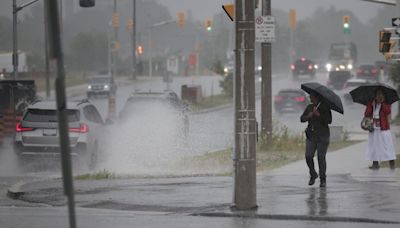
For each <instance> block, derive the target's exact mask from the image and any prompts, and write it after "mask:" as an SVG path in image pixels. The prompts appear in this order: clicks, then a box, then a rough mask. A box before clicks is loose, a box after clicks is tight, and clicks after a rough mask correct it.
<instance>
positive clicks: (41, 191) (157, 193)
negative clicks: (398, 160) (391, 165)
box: [18, 142, 400, 227]
mask: <svg viewBox="0 0 400 228" xmlns="http://www.w3.org/2000/svg"><path fill="white" fill-rule="evenodd" d="M365 146H366V142H362V143H359V144H356V145H353V146H351V147H348V148H345V149H342V150H339V151H336V152H330V153H328V155H327V163H328V170H327V184H328V185H327V187H326V188H319V187H318V184H319V183H318V182H317V183H316V184H315V185H314V186H311V187H310V186H308V185H307V182H308V171H307V169H306V164H305V161H299V162H295V163H292V164H289V165H287V166H284V167H281V168H279V169H276V170H273V171H271V172H267V173H262V174H259V175H258V176H257V188H258V189H257V198H258V199H257V202H258V209H257V210H253V211H235V210H231V209H230V205H231V203H232V192H233V179H232V177H218V176H202V177H176V178H147V179H146V178H145V179H116V180H97V181H93V180H92V181H75V193H76V204H77V206H78V207H79V208H91V209H103V210H117V211H131V212H134V213H136V212H145V213H150V214H151V213H162V214H164V215H165V216H170V215H171V216H172V217H173V216H175V215H182V216H195V217H196V219H199V220H200V221H204V222H205V223H207V222H209V221H210V220H211V219H212V218H240V219H246V220H254V221H261V220H262V221H264V220H282V221H286V222H290V224H292V223H293V224H299V225H301V226H302V227H308V226H307V224H309V225H310V227H320V226H322V227H341V226H340V225H339V226H338V224H341V225H343V226H342V227H349V226H351V227H368V226H370V227H377V226H379V227H381V226H382V225H383V224H384V225H385V227H399V226H400V225H399V224H400V217H399V216H398V215H399V213H400V194H398V190H399V187H400V184H399V183H400V175H399V174H400V170H399V169H397V170H395V171H390V170H389V169H388V168H381V169H380V170H378V171H370V170H369V169H368V168H367V167H368V165H370V164H369V163H370V162H368V161H365V159H364V156H363V154H364V152H363V151H364V149H365ZM19 187H20V189H19V190H20V191H21V192H23V195H20V196H19V197H18V198H19V199H21V200H24V201H28V202H33V203H40V204H41V205H42V204H47V205H52V206H63V205H65V202H66V201H65V197H64V195H63V190H62V183H61V180H60V179H58V180H54V179H53V180H42V181H37V182H32V183H27V184H25V185H22V186H19ZM172 217H171V218H172ZM314 223H317V225H312V224H314ZM149 224H152V223H149ZM318 224H319V225H318ZM296 226H297V225H296ZM149 227H161V226H156V225H155V226H151V225H149ZM196 227H202V226H196ZM220 227H232V220H227V222H226V223H222V224H220ZM239 227H240V226H239ZM244 227H247V226H244ZM252 227H253V226H252ZM254 227H258V226H254ZM284 227H286V226H284Z"/></svg>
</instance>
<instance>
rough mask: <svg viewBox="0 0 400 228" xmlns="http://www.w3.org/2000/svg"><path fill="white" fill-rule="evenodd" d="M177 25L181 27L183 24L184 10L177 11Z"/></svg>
mask: <svg viewBox="0 0 400 228" xmlns="http://www.w3.org/2000/svg"><path fill="white" fill-rule="evenodd" d="M177 23H178V25H179V27H181V28H183V26H185V12H179V13H178V21H177Z"/></svg>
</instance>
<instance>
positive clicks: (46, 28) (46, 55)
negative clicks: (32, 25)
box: [43, 9, 50, 98]
mask: <svg viewBox="0 0 400 228" xmlns="http://www.w3.org/2000/svg"><path fill="white" fill-rule="evenodd" d="M43 12H44V17H43V18H44V60H45V77H46V98H50V63H49V42H48V32H49V25H48V24H49V23H48V22H47V12H46V10H45V9H44V10H43Z"/></svg>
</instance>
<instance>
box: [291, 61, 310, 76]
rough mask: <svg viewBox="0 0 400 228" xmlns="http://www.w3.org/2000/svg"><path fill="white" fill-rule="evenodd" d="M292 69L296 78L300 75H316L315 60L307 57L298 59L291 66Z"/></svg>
mask: <svg viewBox="0 0 400 228" xmlns="http://www.w3.org/2000/svg"><path fill="white" fill-rule="evenodd" d="M290 69H291V70H292V74H293V78H294V79H297V78H298V77H299V76H300V75H309V76H310V77H314V76H315V68H314V62H313V61H311V60H309V59H306V58H301V59H297V60H296V61H295V62H294V64H292V65H291V66H290Z"/></svg>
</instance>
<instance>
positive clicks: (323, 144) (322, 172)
mask: <svg viewBox="0 0 400 228" xmlns="http://www.w3.org/2000/svg"><path fill="white" fill-rule="evenodd" d="M328 146H329V140H323V141H320V142H318V145H317V151H318V167H319V178H320V180H321V185H320V186H321V187H325V186H326V152H327V150H328Z"/></svg>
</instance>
